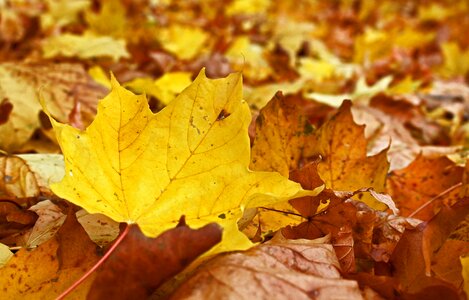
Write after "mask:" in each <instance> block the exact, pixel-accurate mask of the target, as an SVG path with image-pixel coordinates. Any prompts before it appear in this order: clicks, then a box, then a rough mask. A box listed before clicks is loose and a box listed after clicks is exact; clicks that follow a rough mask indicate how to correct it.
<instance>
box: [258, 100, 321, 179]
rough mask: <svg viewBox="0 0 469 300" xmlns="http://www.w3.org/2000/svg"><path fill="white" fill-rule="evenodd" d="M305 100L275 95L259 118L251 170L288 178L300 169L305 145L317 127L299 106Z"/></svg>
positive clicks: (301, 105) (303, 103) (302, 105)
mask: <svg viewBox="0 0 469 300" xmlns="http://www.w3.org/2000/svg"><path fill="white" fill-rule="evenodd" d="M305 102H306V101H305V100H303V99H301V98H298V97H294V96H293V97H289V96H283V95H282V93H281V92H278V93H277V94H275V96H274V97H273V98H272V100H271V101H270V102H269V103H268V104H267V105H266V106H265V107H264V108H263V109H261V111H260V113H259V116H258V117H257V119H256V136H255V138H254V142H253V146H252V149H251V152H252V153H251V165H250V167H251V169H252V170H256V171H277V172H279V173H280V174H282V175H283V176H285V177H288V175H289V173H290V171H293V170H296V169H298V168H299V162H300V159H301V158H302V152H303V151H302V150H303V145H304V144H305V143H307V142H309V140H308V136H311V135H312V133H313V131H314V128H313V126H312V124H311V123H310V122H309V121H308V119H307V116H306V114H305V113H304V112H303V111H302V110H301V109H300V108H299V107H304V106H305Z"/></svg>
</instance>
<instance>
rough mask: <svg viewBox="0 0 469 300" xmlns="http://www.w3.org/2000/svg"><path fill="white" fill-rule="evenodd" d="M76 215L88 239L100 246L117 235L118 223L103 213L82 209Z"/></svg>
mask: <svg viewBox="0 0 469 300" xmlns="http://www.w3.org/2000/svg"><path fill="white" fill-rule="evenodd" d="M76 216H77V219H78V222H79V223H80V224H81V226H83V229H85V231H86V233H87V234H88V236H89V237H90V239H91V240H92V241H93V242H94V243H96V245H98V246H100V247H104V246H106V245H108V244H109V243H111V242H112V241H114V240H115V239H116V238H117V236H118V235H119V223H117V222H115V221H114V220H112V219H111V218H109V217H107V216H105V215H103V214H89V213H87V212H86V211H85V210H84V209H82V210H79V211H77V213H76Z"/></svg>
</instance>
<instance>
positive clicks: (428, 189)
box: [387, 155, 463, 220]
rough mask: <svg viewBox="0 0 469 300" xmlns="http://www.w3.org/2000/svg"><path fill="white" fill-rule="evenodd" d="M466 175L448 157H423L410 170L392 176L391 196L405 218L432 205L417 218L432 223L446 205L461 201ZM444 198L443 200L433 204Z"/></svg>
mask: <svg viewBox="0 0 469 300" xmlns="http://www.w3.org/2000/svg"><path fill="white" fill-rule="evenodd" d="M462 175H463V168H462V167H459V166H457V165H456V164H455V163H454V162H452V161H451V160H449V159H448V158H447V157H438V158H428V157H425V156H423V155H419V156H418V157H417V158H416V159H415V160H414V161H413V162H412V163H411V164H410V165H409V166H408V167H407V168H405V169H402V170H396V171H393V172H392V173H391V174H390V176H389V177H388V182H387V183H388V192H389V193H390V194H391V196H392V197H393V200H394V201H395V202H396V205H397V206H398V208H399V209H400V211H401V215H403V216H409V215H410V214H412V213H414V212H415V211H416V210H417V209H419V208H420V207H422V206H423V205H425V204H427V203H428V202H429V201H432V202H431V203H429V205H428V206H427V207H426V208H425V209H423V210H421V211H419V212H418V213H417V214H415V217H417V218H419V219H421V220H429V219H430V218H431V217H432V216H433V215H434V214H435V212H436V211H438V209H439V208H440V207H441V206H442V205H445V204H446V205H452V204H454V203H455V202H456V201H458V200H459V191H460V187H458V186H457V185H458V184H459V183H460V182H461V181H462ZM453 187H455V188H454V189H453V190H449V189H451V188H453ZM447 190H449V191H448V192H445V191H447ZM440 194H442V196H441V197H439V198H438V199H434V200H432V199H433V198H435V197H437V196H438V195H440Z"/></svg>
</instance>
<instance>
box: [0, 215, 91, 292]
mask: <svg viewBox="0 0 469 300" xmlns="http://www.w3.org/2000/svg"><path fill="white" fill-rule="evenodd" d="M98 259H99V256H98V254H97V248H96V245H95V244H94V243H93V242H92V241H91V240H90V239H89V238H88V235H87V234H86V233H85V231H84V230H83V228H82V227H81V225H80V224H79V223H78V222H77V220H76V218H75V216H74V214H70V215H69V216H68V217H67V219H66V221H65V223H64V224H63V226H62V227H61V228H60V230H59V232H58V233H57V235H56V237H55V238H53V239H50V240H49V241H47V242H45V243H44V244H42V245H40V246H39V247H37V248H36V249H34V250H26V249H21V250H20V251H18V252H17V253H15V255H14V257H12V258H11V259H10V261H9V262H8V264H7V265H6V266H5V267H3V268H2V269H1V270H0V292H1V293H2V299H28V298H29V299H51V298H54V297H56V296H58V295H59V294H60V293H62V292H63V291H64V290H65V289H66V288H67V287H69V286H70V285H71V284H72V283H74V282H75V281H76V280H77V279H78V278H80V277H81V275H83V274H84V273H85V272H86V271H87V270H88V269H89V268H90V267H91V266H92V265H94V264H95V263H96V261H97V260H98ZM90 284H91V280H88V281H86V282H84V283H83V284H82V285H81V286H80V287H79V288H78V289H77V290H75V292H74V293H73V294H71V296H73V297H75V298H79V299H84V297H85V295H86V292H87V290H88V289H89V286H90Z"/></svg>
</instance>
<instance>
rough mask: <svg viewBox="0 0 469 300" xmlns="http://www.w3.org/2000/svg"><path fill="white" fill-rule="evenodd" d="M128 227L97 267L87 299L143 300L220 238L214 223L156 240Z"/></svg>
mask: <svg viewBox="0 0 469 300" xmlns="http://www.w3.org/2000/svg"><path fill="white" fill-rule="evenodd" d="M128 226H131V228H130V232H129V233H128V235H127V236H126V237H125V238H124V240H123V241H122V243H121V244H120V245H119V247H117V249H116V250H115V252H113V254H112V255H111V256H110V257H109V259H108V260H107V261H106V262H105V263H104V264H103V266H102V267H101V268H100V270H99V272H98V274H97V275H96V279H95V280H94V282H93V285H92V286H91V289H90V291H89V292H88V296H87V299H102V298H103V297H112V299H130V298H137V299H145V298H147V297H149V296H150V295H151V294H152V293H153V291H154V290H155V289H156V288H157V287H158V286H160V285H161V284H162V283H163V282H164V281H166V280H168V279H169V278H171V277H172V276H174V275H175V274H177V273H179V272H180V271H182V270H183V269H184V268H185V267H186V266H187V265H189V264H190V263H191V262H192V261H193V260H194V259H195V258H197V256H199V255H201V254H202V253H204V252H205V251H207V250H208V249H210V248H211V247H213V245H215V244H217V243H218V242H220V241H221V236H222V232H221V228H220V227H219V226H218V225H216V224H214V223H212V224H208V225H205V226H204V227H202V228H200V229H197V230H194V229H191V228H189V227H187V226H186V225H185V224H182V225H178V227H176V228H174V229H170V230H168V231H166V232H164V233H162V234H161V235H159V236H158V237H156V238H148V237H146V236H145V235H143V233H142V232H141V231H140V229H139V228H138V226H136V225H128ZM136 253H138V255H135V254H136Z"/></svg>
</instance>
